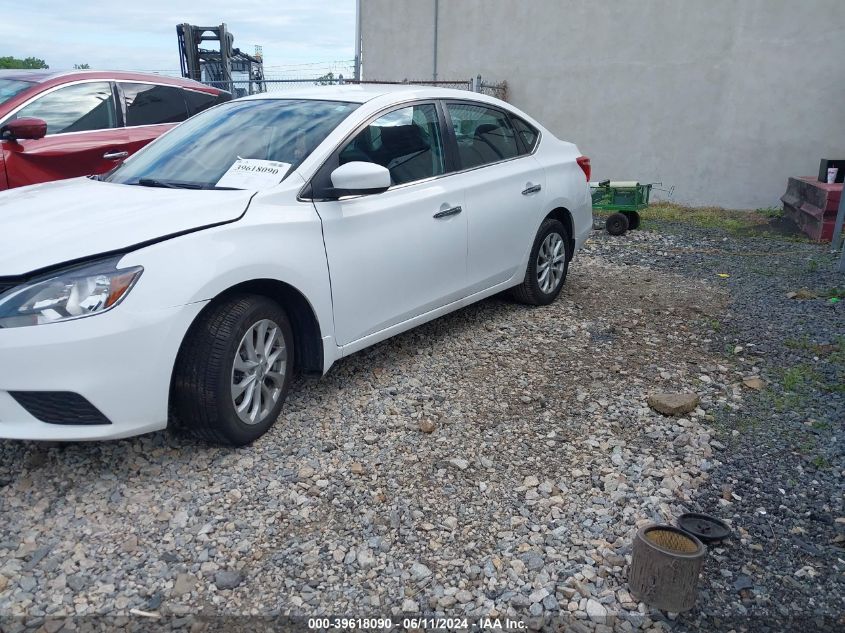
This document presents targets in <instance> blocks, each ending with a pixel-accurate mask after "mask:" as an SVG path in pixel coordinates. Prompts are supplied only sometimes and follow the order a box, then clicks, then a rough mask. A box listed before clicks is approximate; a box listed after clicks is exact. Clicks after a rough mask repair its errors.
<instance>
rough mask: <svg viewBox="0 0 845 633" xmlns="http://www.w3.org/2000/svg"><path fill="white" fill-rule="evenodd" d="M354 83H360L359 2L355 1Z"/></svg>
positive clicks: (358, 0)
mask: <svg viewBox="0 0 845 633" xmlns="http://www.w3.org/2000/svg"><path fill="white" fill-rule="evenodd" d="M355 81H361V0H355Z"/></svg>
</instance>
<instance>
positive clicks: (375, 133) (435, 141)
mask: <svg viewBox="0 0 845 633" xmlns="http://www.w3.org/2000/svg"><path fill="white" fill-rule="evenodd" d="M338 158H339V162H340V164H341V165H343V164H345V163H349V162H352V161H363V162H367V163H376V164H378V165H381V166H382V167H386V168H387V169H388V170H389V171H390V178H391V181H392V182H393V184H394V185H399V184H402V183H406V182H414V181H416V180H423V179H425V178H431V177H432V176H439V175H441V174H443V173H445V172H446V166H445V162H444V156H443V141H442V134H441V131H440V123H439V121H438V118H437V107H436V106H435V105H434V104H431V103H426V104H422V105H414V106H409V107H407V108H402V109H400V110H394V111H393V112H390V113H388V114H385V115H384V116H381V117H379V118H378V119H376V120H375V121H373V122H372V123H370V124H369V125H368V126H367V127H366V128H364V129H363V130H362V131H361V132H360V133H359V134H358V135H357V136H355V138H353V139H352V140H351V141H350V142H349V143H348V144H347V145H346V146H345V147H344V148H343V149H341V150H340V154H339V157H338Z"/></svg>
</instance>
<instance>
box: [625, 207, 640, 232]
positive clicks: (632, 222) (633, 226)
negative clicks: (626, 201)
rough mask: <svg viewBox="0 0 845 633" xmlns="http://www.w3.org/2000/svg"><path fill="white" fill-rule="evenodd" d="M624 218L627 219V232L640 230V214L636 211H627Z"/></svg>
mask: <svg viewBox="0 0 845 633" xmlns="http://www.w3.org/2000/svg"><path fill="white" fill-rule="evenodd" d="M625 217H626V218H628V230H629V231H636V230H637V229H638V228H640V214H639V213H637V212H636V211H629V212H628V213H626V214H625Z"/></svg>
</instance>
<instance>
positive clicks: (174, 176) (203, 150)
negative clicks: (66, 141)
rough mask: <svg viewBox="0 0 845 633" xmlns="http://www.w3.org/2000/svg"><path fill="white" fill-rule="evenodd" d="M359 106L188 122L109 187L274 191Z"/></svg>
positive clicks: (229, 109)
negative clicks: (136, 186)
mask: <svg viewBox="0 0 845 633" xmlns="http://www.w3.org/2000/svg"><path fill="white" fill-rule="evenodd" d="M358 105H359V104H357V103H346V102H341V101H317V100H309V99H257V100H254V99H249V100H243V101H230V102H229V103H225V104H223V105H220V106H218V107H216V108H212V109H210V110H206V111H205V112H203V113H201V114H198V115H197V116H195V117H192V118H191V119H188V120H187V121H186V122H185V123H182V124H181V125H179V126H177V127H176V128H174V129H173V130H172V131H170V132H168V133H167V134H166V135H164V136H162V137H161V138H160V139H158V140H157V141H156V142H154V143H152V144H150V145H149V146H147V147H146V148H144V149H142V150H141V151H139V152H138V153H137V154H135V156H133V157H132V158H131V159H129V160H127V161H126V162H125V163H124V164H123V165H121V166H120V167H118V168H117V169H116V170H115V171H113V172H112V173H111V174H109V175H108V176H106V177H105V178H104V180H106V181H109V182H115V183H122V184H128V185H143V186H149V187H180V188H188V189H215V188H225V189H258V188H262V187H266V186H271V185H273V184H277V183H279V182H281V180H282V179H283V178H284V177H285V176H286V175H287V174H288V173H290V172H291V171H292V170H293V169H296V167H297V166H298V165H299V164H300V163H301V162H302V161H303V160H305V158H306V157H307V156H308V155H309V154H310V153H311V152H312V151H314V148H316V147H317V145H319V144H320V143H321V142H322V141H323V140H324V139H325V138H326V136H328V135H329V133H330V132H331V131H332V130H333V129H334V128H335V127H337V125H338V124H339V123H340V122H341V121H342V120H343V119H344V118H346V117H347V116H348V115H349V113H351V112H352V111H353V110H354V109H355V108H357V107H358Z"/></svg>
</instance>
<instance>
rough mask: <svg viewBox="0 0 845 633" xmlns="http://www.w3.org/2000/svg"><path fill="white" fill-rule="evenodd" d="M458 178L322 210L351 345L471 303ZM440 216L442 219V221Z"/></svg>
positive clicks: (337, 310)
mask: <svg viewBox="0 0 845 633" xmlns="http://www.w3.org/2000/svg"><path fill="white" fill-rule="evenodd" d="M452 180H453V179H452V178H441V179H435V180H431V181H427V182H420V183H416V184H411V185H406V186H400V187H396V188H394V189H391V190H389V191H386V192H384V193H381V194H375V195H369V196H362V197H358V198H350V199H346V200H336V201H326V202H316V203H315V206H316V208H317V212H318V213H319V214H320V217H321V218H322V221H323V235H324V238H325V243H326V252H327V254H328V261H329V271H330V274H331V282H332V299H333V303H334V316H335V332H336V336H337V343H338V344H339V345H345V344H348V343H350V342H353V341H355V340H357V339H360V338H362V337H364V336H367V335H370V334H373V333H375V332H378V331H380V330H383V329H384V328H387V327H390V326H392V325H395V324H396V323H400V322H402V321H405V320H407V319H410V318H413V317H415V316H417V315H419V314H423V313H425V312H428V311H430V310H432V309H434V308H437V307H439V306H442V305H445V304H447V303H450V302H452V301H454V300H456V299H458V298H460V297H461V296H463V295H464V290H465V288H466V253H467V214H466V213H465V212H457V213H455V212H452V213H451V214H448V213H444V212H445V211H449V210H450V209H454V208H455V207H461V210H463V207H464V198H463V193H462V192H456V191H455V190H453V189H452V188H451V187H449V186H447V185H450V184H451V183H450V181H452ZM436 214H442V215H441V217H439V218H435V217H434V216H435V215H436Z"/></svg>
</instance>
